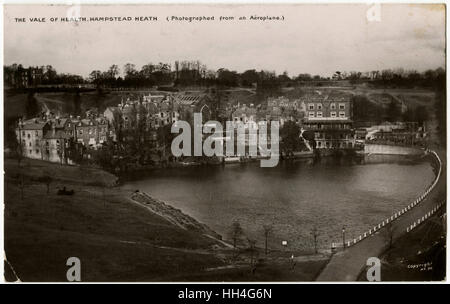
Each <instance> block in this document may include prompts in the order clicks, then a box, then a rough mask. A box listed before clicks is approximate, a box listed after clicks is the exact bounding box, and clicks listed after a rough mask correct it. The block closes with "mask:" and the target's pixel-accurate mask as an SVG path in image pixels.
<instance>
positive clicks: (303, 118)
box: [16, 91, 387, 164]
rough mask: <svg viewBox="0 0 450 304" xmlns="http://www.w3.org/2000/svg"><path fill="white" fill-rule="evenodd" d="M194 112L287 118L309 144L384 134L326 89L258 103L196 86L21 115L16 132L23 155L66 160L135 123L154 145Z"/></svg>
mask: <svg viewBox="0 0 450 304" xmlns="http://www.w3.org/2000/svg"><path fill="white" fill-rule="evenodd" d="M194 113H202V115H203V119H204V120H205V121H206V120H209V119H216V120H231V121H234V122H243V123H245V124H247V123H252V122H260V121H268V122H269V121H278V122H279V124H280V126H281V127H282V126H283V125H284V124H285V123H286V122H288V121H291V122H294V123H296V124H298V125H299V126H300V127H301V129H302V132H303V131H310V134H314V145H315V146H309V145H308V148H310V149H313V148H315V149H355V148H358V147H360V146H361V143H362V144H363V142H364V140H366V139H367V138H368V137H370V136H372V137H370V138H369V140H370V139H371V138H372V139H373V138H375V137H374V136H378V135H379V134H381V133H382V134H383V136H387V133H386V132H380V130H378V132H371V131H370V130H369V131H367V130H360V129H359V130H355V129H354V127H353V121H352V102H351V97H350V96H349V95H346V94H343V93H339V92H325V91H322V92H319V91H313V92H309V93H307V94H304V95H303V96H301V97H297V98H287V97H284V96H281V97H270V98H268V99H267V100H266V102H265V103H263V104H259V105H257V106H254V105H253V104H249V105H247V104H242V105H241V104H239V103H237V104H234V105H232V104H230V103H227V104H225V105H220V106H219V105H217V103H215V101H214V98H213V97H211V94H207V93H198V92H196V93H182V94H181V93H164V94H161V95H154V94H149V95H141V96H138V97H135V98H127V99H126V100H122V101H121V102H120V104H118V105H117V106H114V107H107V108H106V109H105V111H104V112H103V113H98V111H96V110H95V109H94V110H90V111H87V112H86V114H85V115H84V117H83V118H81V117H79V116H77V117H73V116H68V117H59V116H56V115H54V114H52V113H43V114H42V115H41V116H40V117H36V118H33V119H28V120H20V121H19V124H18V126H17V129H16V135H17V140H18V142H19V143H20V144H21V147H22V155H23V156H24V157H28V158H34V159H42V160H46V161H50V162H60V163H64V164H67V163H71V162H73V159H72V157H71V154H70V153H71V151H73V150H74V147H80V146H81V147H82V148H83V149H85V150H92V149H93V150H96V149H98V148H100V147H102V146H103V145H104V144H105V143H106V142H107V141H109V140H111V141H117V139H118V138H117V137H118V133H119V130H121V131H127V130H131V131H135V130H137V129H139V128H140V129H142V130H144V131H145V132H142V134H143V135H142V136H143V138H139V139H138V140H145V141H149V142H153V143H154V144H155V146H157V145H158V142H157V130H158V129H159V128H161V127H163V126H167V125H171V124H172V123H174V122H176V121H177V120H180V119H181V120H191V119H192V117H193V114H194ZM218 116H220V117H218ZM362 131H364V132H362ZM124 133H125V138H122V139H123V140H137V139H136V138H134V137H133V132H128V133H127V132H124ZM363 133H364V134H363ZM374 133H377V134H378V135H374ZM75 150H76V149H75Z"/></svg>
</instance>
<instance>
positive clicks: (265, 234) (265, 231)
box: [263, 224, 273, 255]
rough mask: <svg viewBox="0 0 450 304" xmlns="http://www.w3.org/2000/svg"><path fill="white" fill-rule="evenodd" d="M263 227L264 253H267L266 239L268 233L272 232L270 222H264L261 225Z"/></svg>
mask: <svg viewBox="0 0 450 304" xmlns="http://www.w3.org/2000/svg"><path fill="white" fill-rule="evenodd" d="M263 229H264V253H265V254H266V255H267V253H268V246H267V243H268V239H269V234H270V233H271V232H272V230H273V226H272V225H270V224H266V225H263Z"/></svg>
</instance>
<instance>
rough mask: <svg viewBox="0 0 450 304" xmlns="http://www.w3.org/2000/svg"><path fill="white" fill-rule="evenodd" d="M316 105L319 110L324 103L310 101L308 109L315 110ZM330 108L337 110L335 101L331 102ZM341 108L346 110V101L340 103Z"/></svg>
mask: <svg viewBox="0 0 450 304" xmlns="http://www.w3.org/2000/svg"><path fill="white" fill-rule="evenodd" d="M315 106H316V108H317V110H319V111H320V110H322V108H323V107H322V104H321V103H316V104H314V103H309V104H308V109H309V110H314V107H315ZM330 109H331V110H336V104H335V103H331V104H330ZM339 110H345V103H340V104H339Z"/></svg>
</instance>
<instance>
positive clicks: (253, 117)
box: [231, 104, 257, 124]
mask: <svg viewBox="0 0 450 304" xmlns="http://www.w3.org/2000/svg"><path fill="white" fill-rule="evenodd" d="M231 118H232V120H233V122H243V123H244V124H247V123H250V122H256V121H257V110H256V108H255V107H254V106H253V105H250V106H247V105H245V104H244V105H242V106H240V107H239V108H237V109H236V110H235V111H234V112H233V113H232V114H231Z"/></svg>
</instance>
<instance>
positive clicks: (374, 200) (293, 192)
mask: <svg viewBox="0 0 450 304" xmlns="http://www.w3.org/2000/svg"><path fill="white" fill-rule="evenodd" d="M433 178H434V173H433V168H432V166H431V164H430V163H429V162H427V161H425V160H420V159H405V158H404V157H399V156H377V155H372V156H366V157H365V158H361V157H358V158H355V157H353V158H347V157H340V158H322V159H321V160H312V159H307V160H296V161H284V162H281V163H280V164H279V165H278V166H277V167H275V168H261V167H260V166H259V163H246V164H227V165H225V166H198V167H185V168H169V169H158V170H154V171H152V172H151V173H149V174H148V175H146V176H145V177H142V178H141V179H138V180H134V181H130V182H127V183H126V184H124V186H123V187H124V188H125V189H128V190H136V189H139V190H140V191H144V192H147V193H148V194H149V195H151V196H153V197H155V198H157V199H160V200H162V201H164V202H166V203H168V204H170V205H172V206H174V207H177V208H179V209H181V210H182V211H183V212H185V213H187V214H189V215H191V216H193V217H194V218H196V219H197V220H198V221H200V222H202V223H205V224H207V225H208V226H209V227H211V228H212V229H214V230H215V231H217V232H218V233H220V234H221V235H222V236H223V237H224V238H225V239H230V228H231V225H232V223H233V221H239V223H240V224H241V226H242V228H243V230H244V232H245V235H246V236H247V237H249V238H251V239H256V240H257V246H261V247H262V246H264V233H263V225H267V224H269V225H272V226H273V230H272V233H271V234H270V238H269V245H270V246H271V247H272V248H273V247H274V246H275V247H277V248H279V247H281V242H282V241H283V240H286V241H288V246H289V247H290V248H295V249H310V248H312V246H313V240H312V237H311V230H312V229H313V228H314V227H316V228H317V229H318V230H319V231H320V235H319V238H318V241H319V242H318V243H319V247H321V248H330V244H331V242H338V241H340V240H342V232H341V231H342V227H343V226H345V228H346V238H347V239H351V238H353V237H356V236H358V235H359V234H360V233H362V232H364V231H367V230H368V228H370V227H373V226H374V225H375V224H378V223H379V222H380V221H381V220H383V219H385V218H387V217H388V216H390V215H391V214H392V213H393V212H394V211H397V210H399V209H401V208H403V207H405V206H406V205H408V203H409V202H410V201H412V200H414V199H415V197H416V196H418V195H419V194H420V193H421V192H422V191H423V190H424V189H426V187H427V186H428V185H429V184H430V183H431V182H432V181H433Z"/></svg>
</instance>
